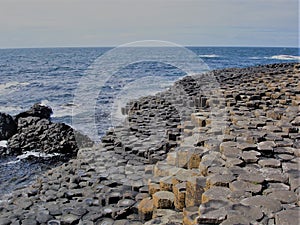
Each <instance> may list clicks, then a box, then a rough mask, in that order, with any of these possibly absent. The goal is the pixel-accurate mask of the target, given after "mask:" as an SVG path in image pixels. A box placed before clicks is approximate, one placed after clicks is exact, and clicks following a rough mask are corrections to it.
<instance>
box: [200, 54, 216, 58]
mask: <svg viewBox="0 0 300 225" xmlns="http://www.w3.org/2000/svg"><path fill="white" fill-rule="evenodd" d="M198 56H199V57H200V58H218V57H221V56H219V55H216V54H210V55H198Z"/></svg>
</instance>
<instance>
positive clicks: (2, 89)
mask: <svg viewBox="0 0 300 225" xmlns="http://www.w3.org/2000/svg"><path fill="white" fill-rule="evenodd" d="M29 84H30V83H28V82H17V81H12V82H8V83H5V84H0V95H5V94H9V93H12V92H15V91H16V90H17V89H18V88H20V87H24V86H27V85H29Z"/></svg>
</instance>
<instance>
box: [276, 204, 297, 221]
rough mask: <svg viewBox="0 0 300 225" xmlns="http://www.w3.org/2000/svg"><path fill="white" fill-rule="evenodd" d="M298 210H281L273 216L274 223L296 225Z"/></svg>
mask: <svg viewBox="0 0 300 225" xmlns="http://www.w3.org/2000/svg"><path fill="white" fill-rule="evenodd" d="M299 214H300V210H299V208H295V209H288V210H283V211H280V212H278V213H276V214H275V222H276V224H280V225H298V224H299Z"/></svg>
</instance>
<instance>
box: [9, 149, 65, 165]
mask: <svg viewBox="0 0 300 225" xmlns="http://www.w3.org/2000/svg"><path fill="white" fill-rule="evenodd" d="M59 155H60V154H59V153H53V154H46V153H43V152H35V151H28V152H25V153H24V154H22V155H19V156H17V158H16V160H13V161H9V162H7V163H4V164H3V165H9V164H16V163H18V162H20V161H21V160H22V159H26V158H28V157H30V156H35V157H38V158H51V157H54V156H59Z"/></svg>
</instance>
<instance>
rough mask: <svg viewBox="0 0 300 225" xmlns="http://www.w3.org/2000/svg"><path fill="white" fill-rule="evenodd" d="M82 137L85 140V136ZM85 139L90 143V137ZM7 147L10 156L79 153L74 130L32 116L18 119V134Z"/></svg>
mask: <svg viewBox="0 0 300 225" xmlns="http://www.w3.org/2000/svg"><path fill="white" fill-rule="evenodd" d="M76 135H77V136H78V134H76ZM81 137H82V138H84V136H83V135H81ZM85 138H86V141H87V142H89V141H90V140H89V139H88V137H85ZM90 142H91V141H90ZM91 143H92V142H91ZM7 147H8V150H9V153H10V154H21V153H22V152H26V151H38V152H43V153H47V154H53V153H59V154H63V155H68V156H75V155H76V154H77V151H78V144H77V142H76V138H75V131H74V129H73V128H71V127H70V126H68V125H66V124H64V123H52V122H51V121H49V120H47V119H41V118H39V117H32V116H29V117H26V118H19V119H18V132H17V133H16V134H15V135H14V136H13V137H12V138H10V139H9V140H8V143H7Z"/></svg>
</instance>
